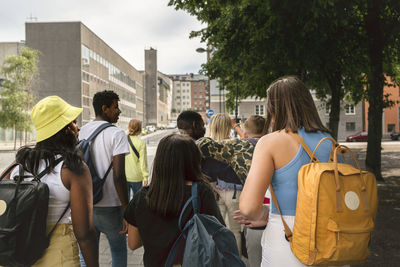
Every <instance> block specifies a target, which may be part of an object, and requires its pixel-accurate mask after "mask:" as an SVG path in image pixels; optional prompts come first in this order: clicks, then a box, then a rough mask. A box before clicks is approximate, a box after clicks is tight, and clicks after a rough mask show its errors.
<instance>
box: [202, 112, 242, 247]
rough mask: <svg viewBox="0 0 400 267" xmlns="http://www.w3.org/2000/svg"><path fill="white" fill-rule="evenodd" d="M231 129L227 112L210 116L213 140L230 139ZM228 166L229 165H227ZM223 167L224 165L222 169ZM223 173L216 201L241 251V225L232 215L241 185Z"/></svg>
mask: <svg viewBox="0 0 400 267" xmlns="http://www.w3.org/2000/svg"><path fill="white" fill-rule="evenodd" d="M231 129H232V125H231V119H230V117H229V115H228V114H225V113H219V114H215V115H213V116H211V119H210V124H209V132H210V138H211V139H213V140H215V141H222V140H228V139H230V131H231ZM228 167H229V166H228ZM229 168H230V167H229ZM224 169H225V166H224V168H223V170H224ZM222 176H223V174H219V175H218V178H217V184H216V186H215V187H216V191H217V193H218V195H219V197H218V198H217V203H218V206H219V209H220V211H221V214H222V216H223V218H224V219H225V218H228V228H229V230H231V231H232V232H233V234H234V235H235V238H236V243H237V246H238V249H239V251H240V252H241V251H242V250H241V247H242V246H241V238H240V232H241V226H240V224H239V223H237V222H236V221H235V220H234V219H233V217H234V216H235V211H236V210H238V209H239V197H240V193H241V191H242V188H243V185H241V184H235V183H228V182H226V181H224V177H222Z"/></svg>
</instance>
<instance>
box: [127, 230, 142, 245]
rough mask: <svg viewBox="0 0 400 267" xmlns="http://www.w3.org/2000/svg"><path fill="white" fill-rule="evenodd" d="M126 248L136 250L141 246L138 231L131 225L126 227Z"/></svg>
mask: <svg viewBox="0 0 400 267" xmlns="http://www.w3.org/2000/svg"><path fill="white" fill-rule="evenodd" d="M128 246H129V248H130V249H131V250H135V249H138V248H140V247H141V246H142V239H141V238H140V235H139V230H138V229H137V227H135V226H133V225H132V224H129V225H128Z"/></svg>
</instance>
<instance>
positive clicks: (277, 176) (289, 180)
mask: <svg viewBox="0 0 400 267" xmlns="http://www.w3.org/2000/svg"><path fill="white" fill-rule="evenodd" d="M298 134H299V135H300V136H301V137H302V138H303V140H304V142H306V144H307V146H308V147H309V148H310V149H311V151H314V149H315V147H316V146H317V144H318V142H319V141H320V140H321V139H322V138H324V137H331V136H330V135H329V134H328V133H325V132H321V131H318V132H306V131H305V130H304V128H303V127H301V128H299V129H298ZM331 147H332V142H331V141H324V142H323V143H322V144H321V145H320V146H319V147H318V150H317V152H316V153H315V154H316V156H317V158H318V160H319V161H320V162H328V161H329V154H330V151H331ZM309 162H310V157H309V156H308V154H307V152H306V151H305V150H304V149H303V147H302V146H300V147H299V150H298V151H297V154H296V156H295V157H294V158H293V159H292V160H291V161H290V162H289V163H288V164H286V165H285V166H283V167H282V168H280V169H278V170H275V171H274V175H273V176H272V181H271V184H272V187H273V188H274V191H275V195H276V199H277V201H278V204H279V208H280V210H281V212H282V215H290V216H294V215H296V202H297V188H298V185H297V174H298V172H299V170H300V168H301V167H302V166H303V165H305V164H308V163H309ZM271 212H272V213H274V214H279V212H278V210H277V209H276V207H275V205H274V203H273V202H272V201H271Z"/></svg>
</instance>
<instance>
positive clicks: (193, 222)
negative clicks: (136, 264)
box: [164, 183, 246, 267]
mask: <svg viewBox="0 0 400 267" xmlns="http://www.w3.org/2000/svg"><path fill="white" fill-rule="evenodd" d="M197 187H198V185H197V183H193V185H192V196H191V197H190V198H189V199H188V200H187V201H186V203H185V205H184V206H183V208H182V211H181V214H180V216H179V221H178V227H179V229H180V231H181V234H180V236H179V237H178V239H177V240H176V241H175V243H174V244H173V246H172V248H171V250H170V252H169V254H168V258H167V260H166V262H165V265H164V266H165V267H170V266H172V265H173V263H174V260H175V257H176V255H177V254H178V250H179V248H180V247H181V242H183V241H185V240H186V241H185V250H184V254H183V262H182V267H189V266H190V267H192V266H196V267H203V266H210V267H211V266H229V267H230V266H243V267H245V266H246V265H245V264H244V262H243V261H242V260H241V259H240V256H239V251H238V248H237V245H236V240H235V236H234V235H233V233H232V232H231V231H230V230H229V229H228V228H226V227H225V226H223V225H222V224H221V223H220V222H219V221H218V220H217V219H216V218H215V217H214V216H211V215H207V214H201V213H200V212H199V211H200V202H199V198H198V192H197ZM191 203H192V206H193V212H194V213H193V217H192V218H190V220H189V221H188V222H187V223H186V224H185V226H184V227H183V229H182V217H183V214H184V211H185V210H186V209H187V208H188V207H189V205H190V204H191Z"/></svg>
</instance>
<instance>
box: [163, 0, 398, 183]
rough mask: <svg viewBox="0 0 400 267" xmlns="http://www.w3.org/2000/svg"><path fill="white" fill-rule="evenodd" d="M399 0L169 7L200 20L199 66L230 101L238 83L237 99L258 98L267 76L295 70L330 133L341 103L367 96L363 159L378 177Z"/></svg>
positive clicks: (180, 0) (179, 3)
mask: <svg viewBox="0 0 400 267" xmlns="http://www.w3.org/2000/svg"><path fill="white" fill-rule="evenodd" d="M397 2H398V1H396V0H368V1H362V0H348V1H347V0H337V1H331V0H317V1H311V0H304V1H290V0H281V1H278V0H252V1H249V0H224V1H220V0H199V1H192V0H170V2H169V5H174V6H175V8H176V9H182V10H186V11H187V12H189V13H190V14H191V15H193V16H196V17H197V18H198V19H199V20H200V21H201V22H204V24H205V25H206V27H205V28H203V29H201V30H200V31H195V32H192V33H191V36H192V37H193V36H200V37H201V39H202V41H203V42H206V43H207V45H208V46H210V47H213V50H214V51H213V52H212V57H211V59H210V61H209V62H208V63H207V64H204V65H203V69H204V71H205V72H207V75H208V76H209V77H210V78H211V79H213V78H219V79H220V80H221V81H222V83H223V84H224V85H225V88H226V89H227V90H228V91H229V93H228V102H229V101H230V103H233V101H232V97H233V96H234V95H235V85H236V84H238V85H239V86H240V92H239V96H240V97H246V96H260V97H264V96H265V93H266V92H265V89H266V88H267V87H268V85H269V84H270V83H271V82H272V81H273V80H275V79H276V78H278V77H280V76H282V75H292V74H295V75H298V76H299V77H300V78H301V79H302V80H303V81H305V82H306V84H307V85H308V86H309V87H310V88H313V89H315V90H316V92H317V96H318V97H319V98H321V99H325V100H326V101H327V102H328V104H329V106H330V110H331V111H330V118H329V128H330V129H331V131H332V133H333V136H334V137H336V136H337V130H338V123H339V114H340V102H341V101H342V100H343V99H344V98H346V99H351V100H352V101H354V102H355V103H357V102H358V101H361V100H363V99H365V98H367V99H368V101H369V102H370V110H369V116H368V117H369V127H370V130H369V131H370V134H372V136H371V135H370V138H369V141H368V150H367V160H366V164H367V167H368V168H369V169H370V170H372V171H373V172H374V173H375V175H376V176H377V178H378V179H380V178H381V173H380V142H381V141H380V140H381V137H382V124H381V122H382V110H383V108H384V107H385V106H387V105H389V104H390V103H389V102H387V101H385V96H384V95H383V85H384V81H385V80H384V75H383V73H384V72H385V73H386V74H389V75H390V73H393V71H392V70H393V68H392V66H393V63H395V62H396V63H398V61H399V56H398V53H399V51H400V49H399V48H398V46H399V43H400V42H399V40H398V39H399V37H398V36H399V29H400V24H399V4H398V3H397ZM235 77H236V78H235ZM365 88H367V90H365ZM378 132H379V133H378ZM378 150H379V151H378ZM378 165H379V167H378Z"/></svg>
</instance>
